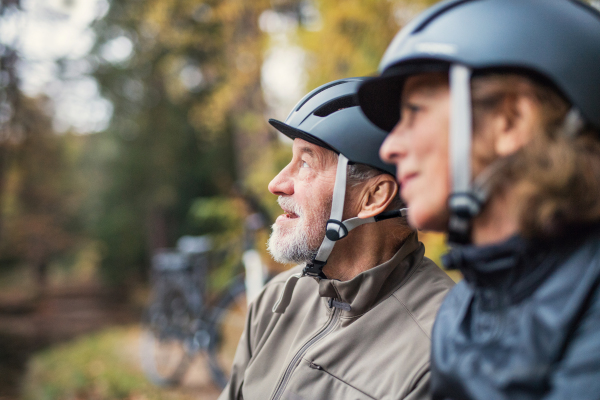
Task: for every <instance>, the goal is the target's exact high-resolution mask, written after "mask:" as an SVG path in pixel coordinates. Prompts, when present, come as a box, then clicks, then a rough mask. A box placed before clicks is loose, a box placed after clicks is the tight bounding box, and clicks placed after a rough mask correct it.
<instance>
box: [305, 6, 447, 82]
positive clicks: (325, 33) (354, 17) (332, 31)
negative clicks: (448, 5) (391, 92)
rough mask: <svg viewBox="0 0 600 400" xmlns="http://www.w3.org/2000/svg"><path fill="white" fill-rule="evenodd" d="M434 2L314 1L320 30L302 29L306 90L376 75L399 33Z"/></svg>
mask: <svg viewBox="0 0 600 400" xmlns="http://www.w3.org/2000/svg"><path fill="white" fill-rule="evenodd" d="M436 2H437V0H388V1H381V0H345V1H332V0H316V1H315V5H316V7H317V9H318V11H319V13H320V20H321V21H320V22H319V26H320V29H318V30H314V29H312V30H301V31H300V32H299V36H300V43H301V44H302V46H303V47H304V48H305V49H306V50H307V52H308V57H307V58H308V62H307V70H308V75H309V77H310V78H309V82H308V86H309V88H313V87H317V86H319V85H322V84H325V83H327V82H330V81H332V80H335V79H341V78H346V77H350V76H365V75H371V74H375V73H376V72H377V66H378V64H379V61H380V60H381V57H382V55H383V53H384V51H385V49H386V48H387V46H388V44H389V43H390V42H391V40H392V38H393V37H394V35H395V34H396V33H397V32H398V30H399V29H400V28H401V27H402V26H403V25H404V24H405V23H406V22H408V21H410V19H412V18H413V17H414V16H415V15H416V14H417V13H418V12H419V11H421V10H422V9H424V8H425V7H427V6H429V5H431V4H433V3H436Z"/></svg>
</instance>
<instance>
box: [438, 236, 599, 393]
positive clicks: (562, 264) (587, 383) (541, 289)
mask: <svg viewBox="0 0 600 400" xmlns="http://www.w3.org/2000/svg"><path fill="white" fill-rule="evenodd" d="M570 236H571V237H570V238H569V239H568V240H565V239H563V240H561V241H558V240H557V241H555V242H552V243H549V242H545V243H543V244H540V243H538V244H534V243H531V242H527V241H525V240H523V239H521V238H519V237H513V238H511V239H509V240H508V241H506V242H504V243H501V244H498V245H492V246H487V247H475V246H467V247H463V248H458V249H455V250H453V251H451V252H450V253H449V254H448V255H447V258H446V262H447V264H448V265H449V266H451V267H454V268H459V269H460V270H461V271H462V272H463V274H464V276H465V279H464V280H463V281H462V282H461V283H459V284H458V285H456V286H455V287H454V288H453V289H452V291H451V292H450V293H449V294H448V296H447V297H446V299H445V300H444V303H443V304H442V307H441V308H440V310H439V313H438V316H437V319H436V322H435V325H434V328H433V336H432V341H433V343H432V368H431V385H432V390H433V398H434V399H455V400H458V399H481V400H494V399H511V400H518V399H561V400H564V399H574V400H585V399H600V288H599V285H600V232H599V231H598V229H596V230H588V231H587V233H582V232H578V233H577V234H576V235H570Z"/></svg>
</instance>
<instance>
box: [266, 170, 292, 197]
mask: <svg viewBox="0 0 600 400" xmlns="http://www.w3.org/2000/svg"><path fill="white" fill-rule="evenodd" d="M269 192H271V193H273V194H274V195H276V196H285V195H288V196H289V195H292V194H294V182H293V180H292V179H291V177H290V176H289V173H288V167H285V168H284V169H282V170H281V171H280V172H279V173H278V174H277V176H275V178H273V180H272V181H271V182H270V183H269Z"/></svg>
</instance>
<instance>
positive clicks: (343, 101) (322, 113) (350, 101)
mask: <svg viewBox="0 0 600 400" xmlns="http://www.w3.org/2000/svg"><path fill="white" fill-rule="evenodd" d="M354 106H358V99H357V98H356V96H352V95H350V96H344V97H338V98H337V99H333V100H331V101H330V102H327V103H325V104H323V105H322V106H321V107H319V108H317V109H316V110H315V112H314V113H313V114H314V115H316V116H317V117H326V116H328V115H330V114H333V113H334V112H336V111H340V110H343V109H344V108H349V107H354Z"/></svg>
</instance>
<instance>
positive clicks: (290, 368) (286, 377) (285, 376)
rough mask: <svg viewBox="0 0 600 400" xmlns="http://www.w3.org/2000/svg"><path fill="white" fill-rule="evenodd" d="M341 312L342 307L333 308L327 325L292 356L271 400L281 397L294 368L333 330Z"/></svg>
mask: <svg viewBox="0 0 600 400" xmlns="http://www.w3.org/2000/svg"><path fill="white" fill-rule="evenodd" d="M340 312H341V311H340V309H338V308H333V313H332V315H331V319H330V320H329V321H328V322H327V324H326V325H325V327H324V328H323V329H321V331H320V332H319V333H317V334H316V335H315V336H313V337H312V338H311V339H309V341H308V342H306V343H304V346H302V347H301V348H300V350H298V352H297V353H296V354H295V355H294V357H293V358H292V361H290V363H289V364H288V366H287V368H286V369H285V373H284V374H283V376H282V377H281V380H280V381H279V385H277V388H276V389H275V392H274V394H273V396H271V400H278V399H280V398H281V395H282V394H283V390H284V389H285V387H286V385H287V383H288V381H289V380H290V378H291V376H292V373H293V372H294V370H295V369H296V367H297V366H298V364H299V363H300V360H301V359H302V357H303V356H304V354H306V352H307V351H308V349H309V348H310V347H311V346H312V345H313V344H315V343H316V342H318V341H319V340H320V339H322V338H323V337H324V336H326V335H327V334H328V333H329V332H331V331H332V330H333V327H334V326H335V324H336V322H337V320H338V317H339V315H340Z"/></svg>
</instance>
